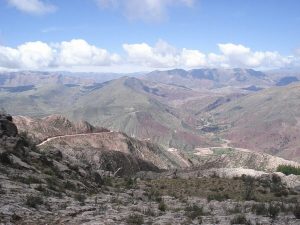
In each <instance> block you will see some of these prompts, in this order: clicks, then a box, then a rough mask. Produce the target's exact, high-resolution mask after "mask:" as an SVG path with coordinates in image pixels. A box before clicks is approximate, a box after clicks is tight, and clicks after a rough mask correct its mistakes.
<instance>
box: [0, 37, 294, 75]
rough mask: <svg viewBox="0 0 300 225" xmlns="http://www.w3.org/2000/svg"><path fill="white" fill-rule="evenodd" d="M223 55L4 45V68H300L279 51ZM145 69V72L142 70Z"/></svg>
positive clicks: (231, 48)
mask: <svg viewBox="0 0 300 225" xmlns="http://www.w3.org/2000/svg"><path fill="white" fill-rule="evenodd" d="M218 48H219V52H217V53H213V52H211V53H204V52H202V51H201V50H198V49H187V48H176V47H174V46H172V45H170V44H169V43H167V42H165V41H163V40H159V41H158V42H157V43H156V44H154V45H153V46H151V45H149V44H147V43H134V44H123V50H124V53H125V54H124V55H123V56H122V57H121V56H120V55H118V54H115V53H111V52H109V51H108V50H106V49H103V48H99V47H97V46H95V45H91V44H89V43H88V42H87V41H85V40H82V39H73V40H70V41H63V42H60V43H51V44H48V43H44V42H41V41H36V42H27V43H24V44H22V45H19V46H17V47H15V48H12V47H8V46H1V45H0V68H2V69H3V68H6V69H33V70H39V69H44V70H47V69H60V68H63V69H66V70H86V71H89V69H92V70H93V71H96V70H102V69H104V68H105V69H106V70H114V71H116V69H117V68H119V70H120V71H123V70H122V69H121V68H124V67H126V68H129V69H130V68H131V69H130V71H137V70H151V69H172V68H184V69H192V68H213V67H223V68H235V67H239V68H256V69H262V68H263V69H268V68H269V69H272V68H281V67H286V66H289V67H293V66H299V65H300V57H299V56H297V54H295V55H291V56H282V55H280V54H279V53H278V52H276V51H253V50H251V49H250V48H249V47H246V46H244V45H241V44H233V43H221V44H218ZM141 68H142V69H141Z"/></svg>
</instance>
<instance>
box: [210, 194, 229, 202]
mask: <svg viewBox="0 0 300 225" xmlns="http://www.w3.org/2000/svg"><path fill="white" fill-rule="evenodd" d="M227 199H229V196H228V195H227V194H219V193H217V194H210V195H208V196H207V200H208V201H209V202H210V201H212V200H216V201H219V202H221V201H225V200H227Z"/></svg>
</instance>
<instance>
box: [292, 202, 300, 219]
mask: <svg viewBox="0 0 300 225" xmlns="http://www.w3.org/2000/svg"><path fill="white" fill-rule="evenodd" d="M293 214H294V216H295V217H296V219H300V204H299V203H298V204H297V205H296V206H295V208H294V210H293Z"/></svg>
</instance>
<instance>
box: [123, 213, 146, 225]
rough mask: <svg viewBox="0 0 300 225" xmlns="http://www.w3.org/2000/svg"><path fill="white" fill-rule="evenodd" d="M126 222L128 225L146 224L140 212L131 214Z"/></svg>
mask: <svg viewBox="0 0 300 225" xmlns="http://www.w3.org/2000/svg"><path fill="white" fill-rule="evenodd" d="M126 223H127V224H128V225H142V224H144V218H143V216H142V215H139V214H131V215H129V216H128V217H127V219H126Z"/></svg>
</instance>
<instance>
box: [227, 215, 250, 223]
mask: <svg viewBox="0 0 300 225" xmlns="http://www.w3.org/2000/svg"><path fill="white" fill-rule="evenodd" d="M231 224H247V225H248V224H250V222H249V221H248V220H247V218H246V216H245V215H244V214H238V215H236V216H235V217H233V219H232V220H231Z"/></svg>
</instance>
